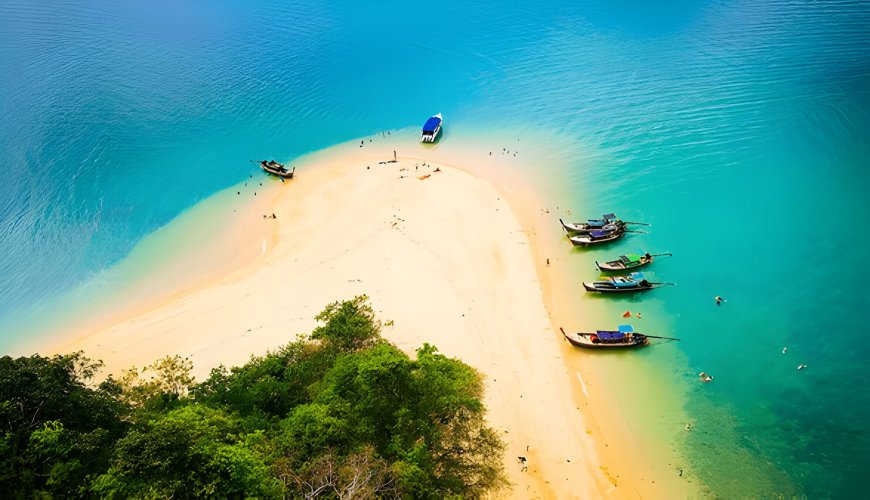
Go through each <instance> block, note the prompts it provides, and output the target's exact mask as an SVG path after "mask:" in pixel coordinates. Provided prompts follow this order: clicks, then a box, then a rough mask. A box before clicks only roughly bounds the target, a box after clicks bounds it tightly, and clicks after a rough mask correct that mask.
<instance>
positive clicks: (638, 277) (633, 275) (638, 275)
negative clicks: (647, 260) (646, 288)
mask: <svg viewBox="0 0 870 500" xmlns="http://www.w3.org/2000/svg"><path fill="white" fill-rule="evenodd" d="M629 276H631V279H633V280H634V281H643V280H644V279H646V278H645V277H644V275H643V273H631V274H629Z"/></svg>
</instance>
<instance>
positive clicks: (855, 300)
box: [0, 0, 870, 498]
mask: <svg viewBox="0 0 870 500" xmlns="http://www.w3.org/2000/svg"><path fill="white" fill-rule="evenodd" d="M438 111H440V112H442V113H444V115H445V117H446V118H447V120H448V121H447V131H448V133H449V132H451V129H450V127H451V126H452V127H453V128H452V132H453V133H457V131H460V130H461V131H462V133H463V134H464V135H466V136H471V137H473V136H474V134H475V133H480V134H489V135H490V136H492V135H498V133H499V131H501V130H504V131H510V134H512V135H511V137H513V136H514V135H516V136H517V137H518V138H521V137H532V136H534V137H542V136H544V137H546V136H551V137H553V138H554V141H553V144H557V145H558V148H559V149H558V151H554V152H553V153H552V154H553V155H554V157H557V158H558V162H554V164H555V163H559V164H560V165H562V166H561V167H559V168H556V167H553V166H551V164H550V162H548V161H541V162H540V164H538V165H536V167H535V169H536V172H535V173H534V175H535V176H537V177H539V178H540V179H541V180H542V182H544V183H550V184H551V185H553V186H558V189H559V190H560V191H567V192H570V193H575V194H576V198H577V200H576V201H569V202H568V203H569V204H573V205H571V206H574V207H576V208H577V209H580V208H582V209H584V210H589V213H584V214H578V216H577V218H585V217H586V216H589V217H595V216H598V215H600V214H601V213H604V212H605V211H611V210H612V211H615V212H616V213H617V214H619V215H620V216H622V217H624V218H625V219H628V220H639V221H644V222H648V223H651V224H653V225H652V227H650V228H648V229H649V231H650V234H646V235H632V236H630V237H627V238H626V239H625V241H624V242H620V243H618V244H616V245H614V246H611V247H608V248H606V249H603V250H593V251H588V252H575V254H576V255H575V256H576V258H577V259H578V261H583V262H586V261H588V262H586V263H588V264H590V266H586V268H587V269H588V268H590V267H591V263H592V261H593V260H595V259H602V258H607V257H615V256H616V255H618V254H619V253H623V252H627V251H632V250H635V249H637V248H644V249H647V250H649V251H651V252H662V251H666V252H673V254H674V256H673V257H672V258H670V259H662V260H661V261H660V262H658V263H656V265H655V266H654V269H653V270H654V271H655V276H656V277H657V278H659V279H662V280H664V281H669V282H674V283H676V284H677V286H675V287H669V288H666V289H662V290H657V291H655V292H651V295H652V294H655V295H654V297H651V298H646V297H644V298H635V299H628V300H620V301H601V300H597V301H595V302H594V304H595V306H596V307H600V308H604V309H607V310H609V311H611V312H612V313H614V316H615V313H617V312H620V311H622V310H626V309H633V310H643V311H644V312H645V313H646V314H647V315H648V316H649V315H654V316H656V317H658V324H659V325H667V331H663V332H659V333H662V334H665V335H667V334H672V335H673V336H676V337H681V338H682V339H683V340H682V341H680V342H679V343H674V344H672V345H671V346H669V349H671V352H672V353H676V355H669V356H656V353H657V352H662V351H661V350H659V351H656V350H654V349H648V350H646V351H645V353H644V354H643V355H642V356H640V357H638V358H636V359H640V360H642V361H640V363H641V366H643V367H644V370H646V373H645V377H646V378H648V379H652V380H655V379H656V377H657V374H659V373H662V374H663V375H662V380H663V381H667V380H670V379H672V378H674V377H682V380H683V382H681V383H680V384H678V387H675V389H674V390H679V391H680V393H681V394H682V396H681V401H684V403H682V405H683V407H682V408H681V411H683V412H685V413H686V414H688V415H691V418H692V421H693V422H694V428H693V429H692V431H691V432H689V431H686V432H685V439H684V442H682V443H681V444H680V446H681V448H682V449H681V450H680V453H682V454H684V456H685V457H687V460H688V463H690V464H691V468H692V470H693V471H694V474H695V475H696V477H697V478H698V479H699V481H700V482H703V483H704V484H705V485H706V486H707V487H708V488H709V489H710V491H711V492H712V493H713V494H715V495H718V496H724V497H734V496H760V495H768V496H771V495H775V494H777V493H782V494H798V495H801V494H802V495H807V496H809V497H813V498H817V497H833V498H850V497H851V498H854V497H859V496H863V495H864V494H865V491H866V487H865V486H864V484H863V483H864V481H863V472H864V471H865V470H867V469H868V468H870V455H868V453H867V450H868V449H870V433H868V432H867V430H866V424H867V422H868V421H870V369H868V368H867V361H866V360H867V358H868V355H870V340H868V334H870V328H868V327H867V324H866V322H865V321H866V318H865V316H866V315H867V313H868V312H870V293H868V292H867V287H866V284H865V283H866V281H867V278H866V277H865V276H864V275H863V274H861V273H862V272H864V271H866V269H867V267H868V266H867V265H866V258H867V256H868V254H870V232H868V231H867V225H866V221H867V220H870V203H868V195H867V191H868V188H870V173H868V169H870V3H868V2H866V1H848V0H847V1H824V2H801V1H785V0H719V1H704V0H696V1H691V2H689V1H681V0H677V1H670V2H649V1H630V0H626V1H619V0H617V1H611V2H587V1H577V2H567V1H566V2H549V1H541V2H505V1H500V2H496V1H488V0H481V1H475V2H443V3H437V4H432V3H429V4H426V3H419V2H417V3H411V2H399V1H383V2H344V1H334V2H326V1H320V0H309V1H304V2H302V1H298V2H294V1H286V0H282V1H268V0H266V1H262V2H243V1H241V0H214V1H205V0H189V1H169V0H156V1H149V2H132V1H114V0H112V1H109V0H67V1H57V0H42V1H39V2H33V1H29V0H28V1H24V0H0V172H2V174H3V182H2V183H0V347H2V348H3V350H4V351H9V350H12V349H14V346H16V345H18V344H20V343H21V342H22V341H24V340H25V339H24V338H22V337H23V336H25V335H31V334H32V332H33V331H35V330H38V329H35V328H34V327H33V325H35V324H37V323H38V322H39V321H43V320H44V319H45V317H46V316H50V315H51V314H53V312H54V311H55V310H56V308H57V307H56V305H57V304H59V303H62V302H63V301H64V300H65V297H67V296H69V295H70V294H79V295H81V294H82V293H83V292H82V291H81V290H82V289H85V290H88V292H87V294H91V293H92V294H94V296H99V295H100V294H101V293H102V294H105V293H106V292H107V290H111V289H112V287H118V286H120V285H119V284H118V283H116V282H114V281H117V280H122V279H134V278H135V276H137V274H136V273H132V274H127V275H124V276H126V277H121V276H119V275H118V274H117V273H116V274H112V273H111V270H112V269H114V268H116V267H117V266H118V264H119V263H121V262H123V260H124V259H125V257H126V256H128V255H129V254H130V253H131V251H133V249H134V247H135V246H136V245H137V243H139V242H140V241H142V239H143V238H144V237H146V235H149V234H152V233H153V232H154V231H156V230H158V229H159V228H161V227H163V226H165V225H166V224H167V223H169V222H170V221H171V220H172V219H173V218H175V217H177V216H178V215H179V214H181V213H183V212H184V211H185V210H187V209H189V208H190V207H192V206H193V205H194V204H196V203H197V202H200V201H202V200H204V199H206V198H207V197H209V196H210V195H213V194H214V193H216V192H218V191H220V190H221V189H224V188H227V187H229V186H232V185H234V184H237V183H239V182H240V181H242V180H244V179H246V178H247V177H248V176H249V175H250V174H251V173H253V172H254V170H253V168H252V165H251V164H250V163H249V161H248V160H249V159H252V158H267V157H268V158H276V159H278V160H290V159H293V158H295V157H297V156H299V155H301V154H304V153H307V152H310V151H314V150H318V149H321V148H324V147H328V146H330V145H333V144H336V143H339V142H344V141H347V140H350V139H353V138H357V137H361V136H366V135H370V134H375V133H377V132H379V131H382V130H391V129H392V130H396V129H403V128H406V127H408V126H416V125H418V124H421V123H422V121H423V120H424V119H425V118H426V117H427V116H429V115H431V114H432V113H434V112H438ZM524 134H527V135H524ZM554 223H555V221H554ZM566 244H567V243H566ZM155 265H156V264H155ZM145 272H146V271H142V272H141V273H140V274H142V273H145ZM592 277H594V276H583V277H582V278H583V279H589V278H592ZM716 295H721V296H723V297H724V298H725V299H726V302H725V303H723V304H722V305H720V306H716V304H715V302H714V301H713V297H714V296H716ZM589 300H594V299H589ZM84 302H86V301H84ZM650 321H652V320H650ZM654 324H655V323H652V322H650V323H647V326H651V325H654ZM601 326H602V327H604V326H612V325H601ZM784 347H787V352H786V353H783V348H784ZM626 359H628V358H625V357H619V358H618V359H617V358H614V361H613V363H624V362H626ZM675 360H676V361H675ZM675 364H676V365H677V366H675ZM798 365H806V368H805V369H803V370H798V369H797V367H798ZM699 371H707V372H709V373H711V374H712V375H713V376H714V382H713V383H710V384H700V383H697V380H696V379H697V373H698V372H699ZM626 407H631V402H630V401H626Z"/></svg>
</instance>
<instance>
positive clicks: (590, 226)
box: [559, 214, 625, 234]
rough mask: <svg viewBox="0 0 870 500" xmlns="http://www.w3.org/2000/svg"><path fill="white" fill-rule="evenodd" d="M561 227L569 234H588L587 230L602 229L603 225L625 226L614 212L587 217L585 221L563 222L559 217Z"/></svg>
mask: <svg viewBox="0 0 870 500" xmlns="http://www.w3.org/2000/svg"><path fill="white" fill-rule="evenodd" d="M559 222H560V223H561V224H562V228H563V229H564V230H565V231H567V232H568V233H570V234H589V231H594V230H596V229H602V228H603V227H605V226H617V227H618V226H625V223H623V222H622V221H621V220H619V219H617V218H616V215H614V214H604V215H603V216H602V217H601V218H600V219H589V220H587V221H586V222H565V221H563V220H562V219H559Z"/></svg>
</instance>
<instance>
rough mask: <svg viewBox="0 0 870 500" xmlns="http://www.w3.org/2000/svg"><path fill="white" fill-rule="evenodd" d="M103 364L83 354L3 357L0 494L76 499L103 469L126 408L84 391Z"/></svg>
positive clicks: (0, 361)
mask: <svg viewBox="0 0 870 500" xmlns="http://www.w3.org/2000/svg"><path fill="white" fill-rule="evenodd" d="M100 367H101V363H99V362H94V361H92V360H90V359H88V358H87V357H85V356H84V355H83V354H82V353H81V352H78V353H74V354H69V355H65V356H54V357H53V358H46V357H42V356H30V357H21V358H15V359H13V358H11V357H9V356H4V357H3V358H0V429H2V431H0V432H2V435H0V438H2V439H0V491H4V492H6V493H7V494H11V495H15V496H34V495H38V494H53V495H60V496H76V495H81V494H82V493H83V491H85V488H86V485H87V482H88V477H90V476H93V475H95V474H98V473H100V472H102V471H104V470H105V468H106V466H107V464H108V459H109V452H110V450H111V445H112V443H113V442H114V441H115V440H116V439H118V438H119V437H120V436H121V435H122V434H123V433H124V431H125V430H126V428H127V425H126V424H125V423H124V421H123V420H122V418H123V417H125V416H126V415H127V414H128V409H127V408H126V407H125V406H124V405H123V404H122V403H120V402H118V401H117V400H116V399H115V398H114V397H113V396H112V395H111V394H109V393H106V392H104V391H102V390H100V389H94V388H92V387H89V386H88V384H89V383H90V382H91V381H92V380H93V377H94V375H95V374H96V373H97V371H98V370H99V369H100Z"/></svg>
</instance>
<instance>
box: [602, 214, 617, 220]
mask: <svg viewBox="0 0 870 500" xmlns="http://www.w3.org/2000/svg"><path fill="white" fill-rule="evenodd" d="M603 218H604V219H605V220H614V219H616V215H615V214H604V216H603Z"/></svg>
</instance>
